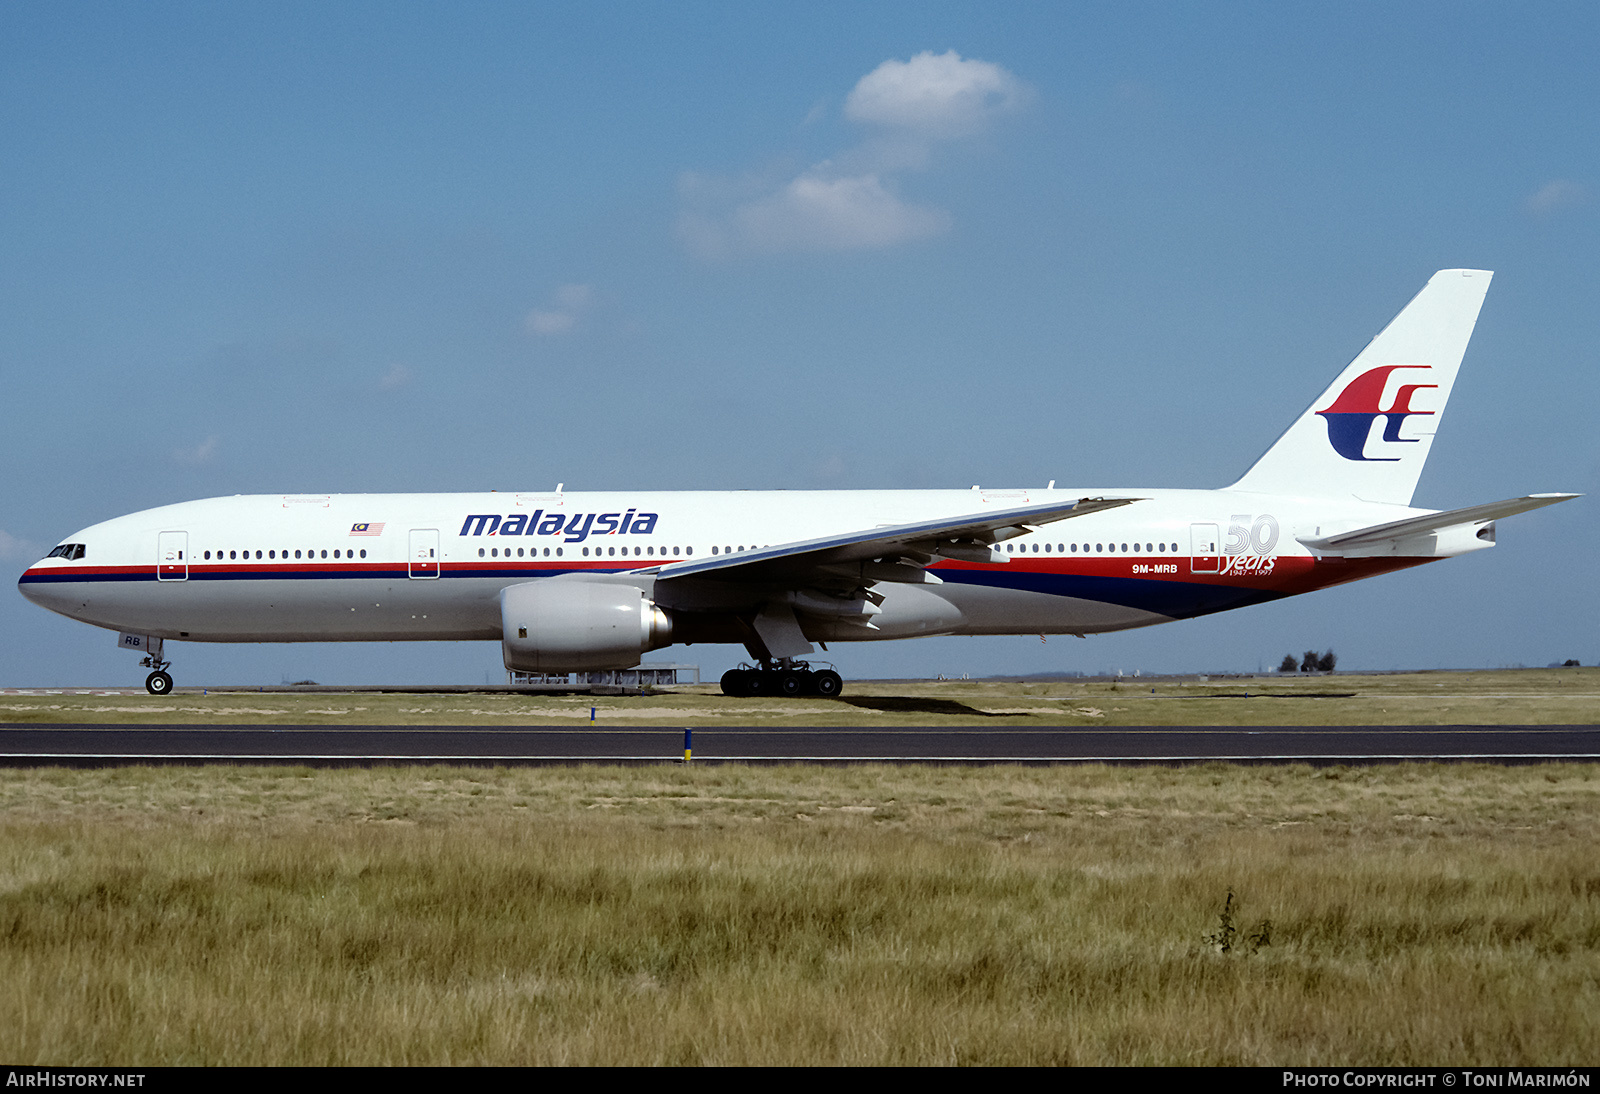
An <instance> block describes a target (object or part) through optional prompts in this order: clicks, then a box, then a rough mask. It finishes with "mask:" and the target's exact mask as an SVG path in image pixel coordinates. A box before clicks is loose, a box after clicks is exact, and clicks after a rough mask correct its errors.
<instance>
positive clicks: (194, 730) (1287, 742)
mask: <svg viewBox="0 0 1600 1094" xmlns="http://www.w3.org/2000/svg"><path fill="white" fill-rule="evenodd" d="M691 744H692V749H693V753H692V754H693V759H694V762H696V763H752V764H771V763H825V764H842V763H901V764H903V763H921V764H999V763H1018V764H1067V763H1141V764H1152V763H1153V764H1194V763H1207V762H1216V761H1220V762H1226V763H1311V764H1320V765H1328V764H1370V763H1395V762H1401V761H1445V762H1465V761H1478V762H1489V763H1546V762H1554V761H1561V762H1594V761H1597V760H1600V726H1592V725H1582V726H1256V727H1250V728H1234V727H1221V726H1219V727H1193V726H1189V727H1170V726H1139V727H1119V728H1115V729H1090V728H1082V729H1079V728H1046V729H1007V728H995V729H986V728H965V727H957V728H948V727H939V728H919V727H899V728H890V729H882V728H871V727H856V728H815V729H805V728H802V729H796V728H783V729H763V728H759V727H751V726H738V727H715V728H709V727H708V728H704V729H695V730H693V734H692V738H691ZM683 756H684V729H683V727H681V726H640V727H631V728H627V729H611V728H606V729H598V728H597V729H571V728H565V727H551V728H518V729H502V728H486V727H483V726H304V725H277V726H274V725H256V726H241V727H216V726H197V725H105V724H95V725H62V724H59V723H57V724H49V725H38V724H34V725H29V724H14V725H9V726H5V727H3V728H0V766H6V767H42V766H65V767H117V766H130V765H137V764H183V765H200V764H238V763H243V764H301V765H308V766H313V767H348V766H374V765H406V764H457V765H480V766H486V765H538V764H575V763H623V764H651V763H667V762H682V760H683Z"/></svg>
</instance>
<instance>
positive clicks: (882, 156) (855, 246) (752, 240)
mask: <svg viewBox="0 0 1600 1094" xmlns="http://www.w3.org/2000/svg"><path fill="white" fill-rule="evenodd" d="M1026 98H1027V88H1026V85H1024V84H1023V83H1022V81H1020V80H1018V79H1017V78H1016V77H1015V76H1013V75H1012V74H1011V73H1010V72H1008V71H1006V70H1005V69H1003V68H1001V67H1000V66H999V65H995V64H991V63H989V62H987V61H971V60H963V59H962V57H961V56H960V55H959V54H958V53H956V52H955V51H954V50H951V51H949V52H947V53H943V54H937V55H936V54H933V53H919V54H917V55H916V56H915V57H913V58H911V60H909V61H898V60H889V61H885V62H883V64H881V65H879V66H878V67H877V68H875V69H873V70H872V71H871V72H869V73H867V74H866V75H865V76H863V77H862V78H861V79H860V80H859V81H857V82H856V86H855V88H854V89H853V90H852V91H851V92H850V95H849V97H848V98H847V99H846V100H845V104H844V113H845V116H846V117H847V118H849V119H850V120H852V121H855V122H858V123H862V124H865V125H870V126H872V127H873V132H872V133H871V134H870V135H869V136H868V138H867V139H866V140H864V141H863V142H862V143H861V144H858V145H856V146H854V147H850V148H846V149H844V150H843V151H841V152H840V153H838V154H837V155H834V156H831V157H829V158H828V159H825V160H822V161H821V162H819V163H816V164H813V165H812V166H811V167H809V168H807V169H805V170H804V171H801V172H799V173H798V174H795V173H793V169H792V168H791V171H790V173H788V174H785V175H782V176H770V177H768V178H766V179H758V180H750V179H744V180H731V179H720V178H716V177H714V176H706V175H700V174H693V173H685V174H684V175H682V176H681V177H680V178H679V184H678V191H679V197H680V201H681V202H682V208H681V212H680V213H679V217H678V235H679V237H680V238H681V239H682V240H683V242H684V243H685V244H686V245H687V246H688V247H689V249H690V250H692V251H694V252H696V253H697V254H700V255H701V256H703V257H707V258H721V257H726V256H729V255H732V254H739V253H767V254H770V253H774V252H780V251H813V252H814V251H859V250H870V249H875V248H884V247H892V246H894V245H896V244H900V243H905V242H908V241H911V240H916V239H925V238H927V237H929V236H934V235H938V234H939V233H941V232H945V231H948V230H949V229H950V227H951V226H952V224H954V222H955V218H954V217H952V216H951V215H950V213H949V212H947V211H946V210H944V209H940V208H936V207H934V206H931V205H919V204H914V203H912V202H908V201H906V200H905V199H903V198H902V197H901V196H900V194H899V185H898V182H899V177H900V176H903V175H905V174H907V173H909V172H912V171H917V170H922V169H925V168H926V167H927V166H928V163H929V160H930V158H931V154H932V151H933V149H934V148H935V146H936V145H938V144H939V143H941V142H945V141H952V140H956V139H959V138H961V137H967V136H971V135H973V134H975V133H977V132H979V131H980V130H982V129H983V128H984V127H986V126H987V125H988V124H989V123H990V122H991V121H992V120H993V119H995V118H996V117H998V116H999V115H1001V114H1004V113H1006V112H1008V111H1012V110H1016V109H1018V108H1019V107H1020V106H1021V105H1022V104H1023V103H1024V101H1025V100H1026ZM816 113H817V111H816V110H815V109H813V111H812V113H811V114H810V115H808V116H807V119H806V124H810V123H812V122H814V121H815V115H816ZM563 314H565V313H563V312H558V311H552V312H536V313H534V315H531V316H529V323H530V326H531V324H532V323H533V322H534V320H535V318H538V319H539V320H540V321H541V322H549V323H551V324H552V325H553V324H555V323H558V322H560V316H561V315H563ZM570 325H571V324H570V322H568V323H567V324H566V326H570ZM560 329H565V326H563V327H561V328H560Z"/></svg>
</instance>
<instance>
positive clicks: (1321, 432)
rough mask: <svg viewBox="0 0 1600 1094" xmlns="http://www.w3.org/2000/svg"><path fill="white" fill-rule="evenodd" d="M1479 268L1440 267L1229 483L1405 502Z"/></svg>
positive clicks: (1476, 303)
mask: <svg viewBox="0 0 1600 1094" xmlns="http://www.w3.org/2000/svg"><path fill="white" fill-rule="evenodd" d="M1493 276H1494V275H1493V274H1492V273H1490V272H1489V271H1488V270H1440V271H1439V272H1438V273H1436V274H1434V275H1433V276H1432V277H1430V278H1429V279H1428V283H1427V284H1426V285H1424V286H1423V288H1422V291H1421V292H1419V293H1418V294H1417V295H1416V296H1415V297H1414V298H1413V299H1412V301H1411V303H1409V304H1407V305H1406V306H1405V310H1404V311H1402V312H1401V313H1400V314H1399V315H1397V316H1395V317H1394V320H1393V321H1392V322H1390V324H1389V325H1388V326H1387V327H1385V328H1384V329H1383V332H1382V333H1381V334H1379V335H1378V336H1377V337H1376V338H1374V339H1373V340H1372V341H1371V343H1369V344H1368V346H1367V348H1366V349H1364V350H1362V351H1361V355H1360V356H1359V357H1357V358H1356V359H1355V360H1354V361H1352V362H1351V363H1350V365H1349V367H1348V368H1346V369H1345V370H1344V371H1343V372H1341V373H1340V374H1339V378H1338V379H1337V380H1335V381H1334V382H1333V385H1332V386H1331V387H1329V388H1328V390H1327V391H1325V392H1323V393H1322V395H1321V396H1320V397H1319V398H1318V399H1317V401H1316V402H1314V403H1312V404H1311V406H1310V407H1309V408H1307V410H1306V412H1305V413H1304V414H1302V415H1300V418H1299V420H1297V421H1296V422H1295V423H1294V425H1292V426H1290V427H1289V429H1288V431H1287V432H1286V433H1284V435H1283V436H1282V437H1279V438H1278V441H1277V443H1276V444H1274V445H1273V446H1272V447H1271V448H1269V449H1267V453H1266V455H1264V456H1262V457H1261V458H1260V459H1259V460H1257V461H1256V463H1255V466H1254V467H1252V468H1250V470H1249V471H1247V472H1245V476H1244V478H1242V479H1240V480H1239V481H1238V482H1236V483H1234V484H1233V486H1232V488H1231V489H1234V490H1249V491H1252V492H1254V493H1261V494H1290V495H1298V496H1302V497H1330V498H1331V497H1356V498H1360V499H1361V500H1363V501H1376V502H1386V503H1389V504H1392V505H1409V504H1411V495H1412V494H1413V493H1414V492H1415V491H1416V489H1417V479H1418V477H1419V476H1421V474H1422V465H1423V464H1424V463H1426V462H1427V459H1428V450H1429V449H1430V448H1432V447H1433V435H1434V433H1435V432H1436V431H1437V430H1438V428H1439V419H1440V418H1442V417H1443V416H1444V406H1445V402H1446V400H1448V399H1449V398H1450V389H1451V388H1452V387H1453V386H1454V385H1455V381H1456V370H1457V369H1458V368H1460V366H1461V357H1462V355H1463V354H1464V353H1466V350H1467V340H1468V339H1470V338H1471V337H1472V328H1473V327H1474V326H1475V325H1476V324H1477V322H1478V309H1479V308H1481V307H1483V297H1484V294H1485V293H1487V292H1488V291H1489V279H1490V278H1491V277H1493Z"/></svg>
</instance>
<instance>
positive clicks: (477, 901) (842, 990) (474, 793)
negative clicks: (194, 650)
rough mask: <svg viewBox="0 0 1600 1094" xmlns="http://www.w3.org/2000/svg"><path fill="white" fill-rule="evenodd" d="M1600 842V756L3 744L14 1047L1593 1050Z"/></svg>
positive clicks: (442, 1053) (2, 996)
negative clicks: (929, 759)
mask: <svg viewBox="0 0 1600 1094" xmlns="http://www.w3.org/2000/svg"><path fill="white" fill-rule="evenodd" d="M1590 679H1591V681H1592V679H1593V678H1592V677H1590ZM1341 683H1342V681H1341ZM1322 686H1324V687H1326V686H1328V685H1327V684H1326V683H1324V684H1322ZM411 701H412V702H414V700H411ZM646 701H651V700H646ZM1008 701H1009V700H1008ZM1202 702H1203V701H1202ZM1241 702H1242V701H1241ZM1251 702H1254V700H1253V699H1252V700H1251ZM1156 705H1157V704H1150V706H1152V707H1153V706H1156ZM1180 705H1181V704H1178V703H1170V704H1168V706H1169V707H1178V706H1180ZM1597 845H1600V767H1596V766H1595V765H1550V766H1541V767H1532V766H1530V767H1516V768H1497V767H1490V766H1486V765H1409V764H1408V765H1394V766H1382V767H1363V768H1359V769H1342V768H1319V769H1312V768H1310V767H1306V766H1289V767H1275V768H1269V767H1253V768H1235V767H1228V766H1225V765H1220V764H1217V765H1209V766H1205V767H1191V768H1182V769H1170V768H1105V767H1061V768H1028V769H1020V768H1004V767H995V768H971V769H961V768H933V769H929V768H894V767H881V766H860V767H850V768H826V769H824V768H809V767H789V768H760V769H756V768H742V767H738V766H716V767H708V768H684V767H666V766H664V767H658V768H646V769H620V768H607V767H573V768H548V769H527V768H523V769H514V770H513V769H483V770H471V769H465V770H464V769H443V768H419V769H403V770H402V769H375V770H321V771H314V770H310V769H282V768H207V769H185V768H161V769H147V768H125V769H109V770H96V771H81V772H80V771H63V770H50V769H41V770H30V771H4V772H0V982H3V983H4V984H5V985H6V988H5V991H4V992H0V1058H3V1059H5V1060H7V1061H10V1062H13V1063H53V1064H77V1065H87V1064H116V1065H148V1064H200V1063H217V1064H221V1063H228V1064H253V1063H269V1064H286V1063H302V1064H329V1063H374V1064H378V1063H384V1064H420V1063H433V1064H461V1063H506V1064H522V1063H594V1064H610V1063H616V1064H657V1063H715V1064H740V1063H813V1064H831V1063H841V1064H844V1063H857V1064H877V1063H918V1064H947V1063H991V1064H1028V1063H1082V1064H1093V1063H1110V1064H1135V1063H1182V1064H1280V1065H1281V1064H1330V1065H1334V1064H1458V1065H1468V1064H1476V1065H1493V1064H1557V1065H1563V1066H1565V1065H1574V1064H1578V1065H1582V1064H1592V1063H1593V1061H1594V1060H1595V1059H1596V1058H1600V855H1597V854H1596V851H1595V848H1596V846H1597ZM1230 891H1231V892H1232V894H1233V896H1234V904H1233V907H1232V910H1231V912H1230V913H1229V914H1230V915H1231V917H1232V922H1231V925H1232V926H1233V927H1234V928H1235V931H1234V933H1233V934H1232V935H1231V936H1230V935H1229V934H1228V931H1227V930H1226V929H1225V924H1224V921H1223V912H1224V908H1225V906H1226V902H1227V900H1228V895H1229V893H1230ZM1263 934H1264V935H1265V936H1266V937H1265V938H1262V935H1263ZM1252 935H1254V936H1255V939H1254V941H1252V940H1251V936H1252ZM1225 939H1226V940H1230V941H1231V945H1230V946H1229V947H1228V949H1227V951H1226V952H1224V950H1223V947H1222V942H1223V941H1224V940H1225Z"/></svg>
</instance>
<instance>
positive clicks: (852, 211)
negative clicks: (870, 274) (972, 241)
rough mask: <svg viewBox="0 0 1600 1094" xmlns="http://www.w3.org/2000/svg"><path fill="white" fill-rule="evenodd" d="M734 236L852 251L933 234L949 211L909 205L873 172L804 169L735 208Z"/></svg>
mask: <svg viewBox="0 0 1600 1094" xmlns="http://www.w3.org/2000/svg"><path fill="white" fill-rule="evenodd" d="M733 227H734V232H735V233H736V241H737V242H738V243H741V244H743V245H745V246H746V247H748V248H750V249H752V250H759V251H785V250H799V251H850V250H863V249H867V248H873V247H889V246H892V245H894V244H896V243H901V242H904V241H906V240H910V239H921V238H922V237H924V236H931V235H937V234H938V233H940V232H942V231H945V230H946V229H948V228H949V227H950V214H949V213H947V212H945V211H944V210H943V209H935V208H933V207H931V206H924V205H908V204H907V203H905V202H903V201H901V200H900V199H899V198H898V197H896V196H895V195H894V194H892V193H890V192H889V190H887V189H886V188H885V187H884V185H883V180H882V179H880V178H878V176H876V175H860V176H857V177H853V178H838V179H827V178H817V177H815V176H810V175H802V176H801V177H800V178H797V179H795V180H794V181H793V182H791V183H789V184H788V185H787V186H785V187H784V188H783V189H782V190H779V191H778V192H777V193H776V194H772V195H770V196H768V197H765V198H761V199H759V200H757V201H752V202H749V203H748V204H746V205H743V206H741V207H740V208H738V209H737V210H735V212H734V216H733Z"/></svg>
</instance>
